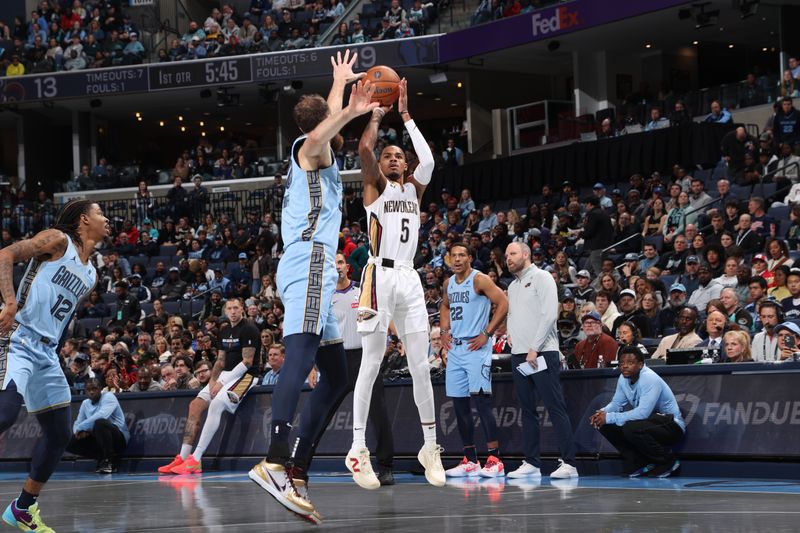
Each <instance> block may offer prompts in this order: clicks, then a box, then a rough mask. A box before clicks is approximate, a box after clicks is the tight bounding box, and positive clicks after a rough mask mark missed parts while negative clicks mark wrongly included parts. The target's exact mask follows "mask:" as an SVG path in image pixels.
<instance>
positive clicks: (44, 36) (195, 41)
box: [0, 0, 437, 76]
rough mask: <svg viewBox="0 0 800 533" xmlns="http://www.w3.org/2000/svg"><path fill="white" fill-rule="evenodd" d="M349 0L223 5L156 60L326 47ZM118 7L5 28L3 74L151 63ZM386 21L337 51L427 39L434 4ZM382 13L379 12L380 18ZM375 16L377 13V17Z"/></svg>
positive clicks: (65, 4) (0, 25)
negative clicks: (325, 35) (324, 36)
mask: <svg viewBox="0 0 800 533" xmlns="http://www.w3.org/2000/svg"><path fill="white" fill-rule="evenodd" d="M348 3H349V2H348V1H347V0H313V1H308V2H306V1H303V0H300V1H295V0H276V1H275V2H269V1H267V0H252V1H251V2H250V7H249V8H248V10H247V11H245V12H243V13H240V12H237V11H236V9H235V8H234V6H232V5H230V4H224V5H223V6H222V8H221V9H220V8H214V9H213V10H212V11H211V13H210V14H209V16H208V17H207V18H206V19H205V20H204V21H194V20H192V21H190V22H189V24H188V26H187V28H186V31H185V33H183V34H181V35H177V36H175V37H174V38H172V39H170V41H169V45H168V46H167V47H166V48H163V49H160V50H158V52H157V53H158V57H157V61H160V62H167V61H183V60H190V59H201V58H205V57H222V56H230V55H239V54H253V53H262V52H276V51H279V50H294V49H298V48H308V47H314V46H318V45H319V44H320V42H319V37H320V34H321V33H322V32H324V31H325V30H326V29H327V28H328V27H330V26H331V25H332V24H334V23H336V22H337V21H338V20H340V18H341V17H342V15H343V14H344V11H345V9H346V7H347V5H348ZM122 4H123V3H122V2H119V1H113V0H98V1H93V0H89V1H82V0H68V1H59V0H43V1H42V2H40V3H39V7H38V9H36V10H35V11H33V12H31V14H30V17H29V18H27V19H26V18H25V17H22V16H19V17H15V18H14V22H13V24H7V23H6V22H4V21H0V50H2V54H1V55H0V75H5V76H21V75H23V74H37V73H46V72H56V71H63V70H82V69H87V68H102V67H109V66H117V65H134V64H138V63H142V62H143V61H145V60H146V59H148V56H147V54H148V51H147V50H145V47H144V45H143V44H142V42H141V41H140V37H141V36H140V35H139V29H138V28H137V27H136V24H135V23H134V22H132V20H131V18H130V17H129V16H128V15H127V14H126V13H125V12H124V10H123V9H122ZM371 7H373V10H372V11H374V12H375V13H376V14H379V15H380V16H379V17H377V18H375V19H374V20H373V19H370V18H368V19H367V20H366V22H365V24H364V25H363V26H362V23H361V21H360V20H358V19H356V20H354V21H353V22H352V23H351V24H349V25H348V24H347V23H345V22H342V23H341V24H340V25H339V26H338V31H337V33H336V36H335V37H334V39H333V42H332V44H334V45H341V44H356V43H363V42H368V41H381V40H388V39H399V38H404V37H413V36H415V35H424V34H425V33H426V30H427V27H428V25H429V24H430V22H431V21H432V20H433V19H434V18H435V16H436V10H437V8H436V5H435V4H434V3H432V2H428V3H422V2H421V1H420V0H413V1H406V2H405V3H404V4H403V5H401V3H400V1H399V0H390V2H389V3H387V4H386V5H384V4H381V3H376V4H375V6H371ZM378 9H380V12H379V13H378V11H377V10H378ZM372 11H371V12H372Z"/></svg>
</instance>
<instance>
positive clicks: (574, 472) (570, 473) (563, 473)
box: [550, 459, 578, 479]
mask: <svg viewBox="0 0 800 533" xmlns="http://www.w3.org/2000/svg"><path fill="white" fill-rule="evenodd" d="M574 477H578V469H577V468H575V467H574V466H572V465H571V464H568V463H565V462H564V460H563V459H559V460H558V468H556V469H555V470H554V471H553V473H552V474H550V478H551V479H570V478H574Z"/></svg>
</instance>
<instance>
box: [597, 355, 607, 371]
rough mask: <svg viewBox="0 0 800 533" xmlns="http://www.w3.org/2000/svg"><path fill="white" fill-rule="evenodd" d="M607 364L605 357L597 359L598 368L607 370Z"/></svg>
mask: <svg viewBox="0 0 800 533" xmlns="http://www.w3.org/2000/svg"><path fill="white" fill-rule="evenodd" d="M605 366H606V365H605V362H604V361H603V356H602V355H601V356H600V357H598V358H597V368H605Z"/></svg>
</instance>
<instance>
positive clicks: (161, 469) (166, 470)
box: [158, 455, 183, 474]
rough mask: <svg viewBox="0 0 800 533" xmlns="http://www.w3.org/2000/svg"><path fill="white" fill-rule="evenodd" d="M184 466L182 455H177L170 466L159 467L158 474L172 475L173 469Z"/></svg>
mask: <svg viewBox="0 0 800 533" xmlns="http://www.w3.org/2000/svg"><path fill="white" fill-rule="evenodd" d="M182 464H183V459H182V458H181V456H180V455H176V456H175V459H173V460H172V462H171V463H170V464H168V465H164V466H159V467H158V473H159V474H171V473H172V469H173V468H175V467H176V466H180V465H182Z"/></svg>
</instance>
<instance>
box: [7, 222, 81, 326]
mask: <svg viewBox="0 0 800 533" xmlns="http://www.w3.org/2000/svg"><path fill="white" fill-rule="evenodd" d="M67 238H68V237H67V236H66V235H65V234H64V233H62V232H61V231H59V230H55V229H49V230H45V231H42V232H40V233H37V234H36V235H35V236H34V237H32V238H30V239H25V240H22V241H19V242H15V243H14V244H12V245H11V246H7V247H5V248H3V249H2V250H0V296H2V299H3V304H4V305H3V310H2V311H0V335H5V334H7V333H8V332H9V331H10V330H11V326H12V325H13V324H14V317H15V316H16V314H17V295H16V294H15V293H14V264H15V263H21V262H23V261H27V260H28V259H31V258H32V257H35V258H36V259H38V260H40V261H49V260H51V259H57V258H59V257H61V256H62V255H63V254H64V251H65V250H66V247H67Z"/></svg>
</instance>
